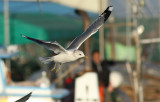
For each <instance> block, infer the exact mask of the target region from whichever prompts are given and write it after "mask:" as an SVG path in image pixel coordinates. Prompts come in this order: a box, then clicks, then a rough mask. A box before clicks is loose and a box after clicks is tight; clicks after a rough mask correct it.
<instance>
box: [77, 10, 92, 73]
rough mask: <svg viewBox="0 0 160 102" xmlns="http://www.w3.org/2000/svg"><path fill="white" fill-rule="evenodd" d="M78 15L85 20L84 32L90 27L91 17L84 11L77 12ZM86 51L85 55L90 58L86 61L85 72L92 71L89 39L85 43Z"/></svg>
mask: <svg viewBox="0 0 160 102" xmlns="http://www.w3.org/2000/svg"><path fill="white" fill-rule="evenodd" d="M76 13H77V14H78V15H80V16H82V19H83V30H84V31H85V30H86V29H87V28H88V26H89V17H88V15H87V13H86V12H84V11H82V10H76ZM84 50H85V54H86V56H88V58H87V59H86V60H85V70H87V71H88V70H90V69H91V62H90V61H91V51H90V38H89V39H87V40H86V41H85V42H84Z"/></svg>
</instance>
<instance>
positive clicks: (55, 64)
mask: <svg viewBox="0 0 160 102" xmlns="http://www.w3.org/2000/svg"><path fill="white" fill-rule="evenodd" d="M56 64H57V63H55V64H54V67H53V68H52V69H51V71H54V70H55V69H56Z"/></svg>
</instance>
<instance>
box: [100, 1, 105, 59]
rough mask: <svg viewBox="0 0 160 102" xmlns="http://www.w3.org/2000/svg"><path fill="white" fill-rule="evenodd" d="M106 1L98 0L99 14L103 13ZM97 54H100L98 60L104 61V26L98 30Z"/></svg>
mask: <svg viewBox="0 0 160 102" xmlns="http://www.w3.org/2000/svg"><path fill="white" fill-rule="evenodd" d="M106 4H107V1H106V0H100V1H99V8H100V9H99V14H101V13H102V12H103V8H104V6H105V7H106ZM99 52H100V59H101V60H104V25H102V26H101V28H100V29H99Z"/></svg>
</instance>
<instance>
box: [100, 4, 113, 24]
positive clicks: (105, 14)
mask: <svg viewBox="0 0 160 102" xmlns="http://www.w3.org/2000/svg"><path fill="white" fill-rule="evenodd" d="M112 11H113V6H108V7H107V9H106V10H105V11H104V12H103V13H102V14H101V16H102V15H104V22H105V21H106V20H107V19H108V17H109V16H110V14H111V12H112Z"/></svg>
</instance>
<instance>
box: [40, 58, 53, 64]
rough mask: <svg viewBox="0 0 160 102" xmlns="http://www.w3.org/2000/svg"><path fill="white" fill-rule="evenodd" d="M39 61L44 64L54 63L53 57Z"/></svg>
mask: <svg viewBox="0 0 160 102" xmlns="http://www.w3.org/2000/svg"><path fill="white" fill-rule="evenodd" d="M39 60H40V61H41V62H42V63H44V64H48V63H50V62H52V59H51V57H39Z"/></svg>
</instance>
